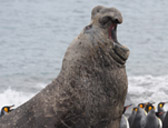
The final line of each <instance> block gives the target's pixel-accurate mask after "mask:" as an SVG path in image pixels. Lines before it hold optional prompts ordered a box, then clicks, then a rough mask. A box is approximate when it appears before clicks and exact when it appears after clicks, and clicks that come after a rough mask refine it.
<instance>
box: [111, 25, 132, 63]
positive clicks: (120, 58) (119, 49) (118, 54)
mask: <svg viewBox="0 0 168 128" xmlns="http://www.w3.org/2000/svg"><path fill="white" fill-rule="evenodd" d="M108 34H109V35H108V37H109V39H110V40H112V41H113V42H114V43H115V45H114V48H113V50H114V52H115V55H114V59H115V60H116V61H117V62H119V63H122V64H124V63H125V61H126V60H127V58H128V56H129V49H128V48H126V47H125V46H123V45H121V44H120V43H119V42H118V40H117V23H116V22H113V23H112V24H111V25H110V27H109V30H108Z"/></svg>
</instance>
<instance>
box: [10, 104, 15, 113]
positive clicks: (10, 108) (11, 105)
mask: <svg viewBox="0 0 168 128" xmlns="http://www.w3.org/2000/svg"><path fill="white" fill-rule="evenodd" d="M13 107H15V105H14V104H13V105H11V106H9V111H10V112H11V111H12V110H14V109H12V108H13Z"/></svg>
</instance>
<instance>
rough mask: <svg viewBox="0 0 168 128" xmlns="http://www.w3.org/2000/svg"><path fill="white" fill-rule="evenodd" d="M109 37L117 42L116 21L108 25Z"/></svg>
mask: <svg viewBox="0 0 168 128" xmlns="http://www.w3.org/2000/svg"><path fill="white" fill-rule="evenodd" d="M109 39H112V40H113V41H114V42H115V43H118V40H117V23H112V24H111V26H110V27H109Z"/></svg>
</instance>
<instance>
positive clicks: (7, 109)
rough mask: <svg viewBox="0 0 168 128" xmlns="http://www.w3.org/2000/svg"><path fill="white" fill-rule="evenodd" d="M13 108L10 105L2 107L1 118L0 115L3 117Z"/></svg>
mask: <svg viewBox="0 0 168 128" xmlns="http://www.w3.org/2000/svg"><path fill="white" fill-rule="evenodd" d="M13 107H14V105H11V106H4V107H3V108H2V109H1V116H2V115H4V114H6V113H9V112H11V111H12V110H13V109H12V108H13Z"/></svg>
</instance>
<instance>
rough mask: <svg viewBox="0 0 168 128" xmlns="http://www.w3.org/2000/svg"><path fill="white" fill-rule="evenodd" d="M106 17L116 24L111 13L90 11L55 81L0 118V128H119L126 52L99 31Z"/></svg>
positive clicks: (102, 9)
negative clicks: (88, 18)
mask: <svg viewBox="0 0 168 128" xmlns="http://www.w3.org/2000/svg"><path fill="white" fill-rule="evenodd" d="M97 8H99V11H97ZM107 15H109V16H111V17H112V18H115V19H117V20H119V21H120V22H122V17H121V14H120V12H119V11H118V10H117V9H115V8H105V7H102V6H101V7H100V6H99V7H96V8H94V9H93V11H92V21H91V23H90V24H89V25H88V26H86V27H85V28H84V29H83V31H82V32H81V33H80V35H79V36H78V37H77V38H76V39H74V40H73V41H72V43H71V44H70V46H69V47H68V49H67V51H66V53H65V56H64V59H63V64H62V69H61V71H60V73H59V75H58V77H57V78H56V79H55V80H54V81H53V82H52V83H51V84H49V85H48V86H47V87H46V88H45V89H43V90H42V91H41V92H40V93H39V94H37V95H36V96H35V97H33V98H32V99H31V100H29V101H28V102H26V103H25V104H23V105H22V106H20V107H19V108H17V109H16V110H15V111H13V112H11V113H10V114H9V115H7V116H4V117H2V119H0V128H119V121H120V118H121V114H122V111H123V105H124V101H125V96H126V93H127V75H126V70H125V61H126V60H127V58H128V55H129V50H128V49H127V48H126V47H124V46H122V45H121V44H118V43H115V42H113V41H112V40H110V39H108V34H107V30H106V27H101V26H100V20H101V19H102V18H103V17H104V16H107ZM121 58H122V59H121ZM123 58H124V59H123Z"/></svg>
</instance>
